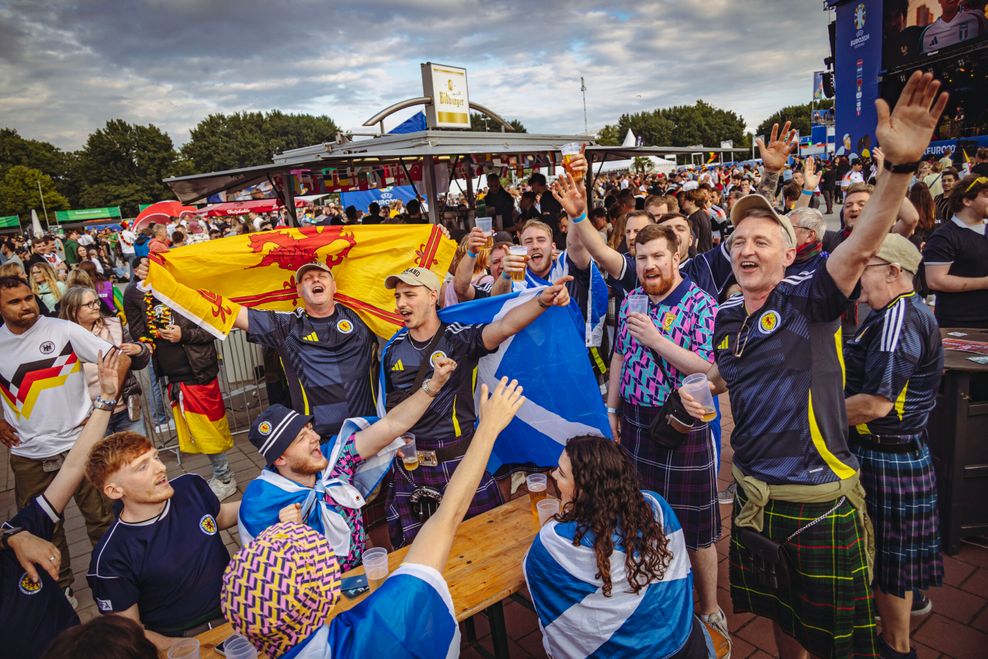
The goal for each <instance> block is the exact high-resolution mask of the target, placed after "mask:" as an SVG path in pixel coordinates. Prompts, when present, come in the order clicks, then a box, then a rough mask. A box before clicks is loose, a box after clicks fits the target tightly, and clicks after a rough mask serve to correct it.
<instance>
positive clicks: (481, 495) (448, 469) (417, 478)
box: [387, 455, 502, 549]
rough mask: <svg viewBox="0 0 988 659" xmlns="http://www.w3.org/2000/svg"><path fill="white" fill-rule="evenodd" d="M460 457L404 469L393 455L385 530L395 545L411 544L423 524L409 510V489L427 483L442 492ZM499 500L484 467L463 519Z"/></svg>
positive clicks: (496, 503) (488, 508)
mask: <svg viewBox="0 0 988 659" xmlns="http://www.w3.org/2000/svg"><path fill="white" fill-rule="evenodd" d="M461 460H463V458H462V457H459V458H456V459H455V460H448V461H446V462H441V463H439V464H438V465H437V466H435V467H426V466H424V465H422V464H421V463H420V464H419V467H418V469H415V470H414V471H407V470H406V469H405V468H404V467H403V466H402V462H401V459H400V458H399V457H398V456H397V455H396V456H395V462H394V467H393V468H392V470H391V471H392V476H391V482H390V484H389V485H388V490H387V520H388V533H389V535H390V537H391V546H392V547H393V548H394V549H398V548H399V547H404V546H405V545H407V544H410V543H411V542H412V540H414V539H415V536H416V535H418V532H419V529H421V528H422V524H424V522H423V521H419V519H418V517H416V516H415V514H414V513H413V512H412V507H411V503H410V501H409V500H410V499H411V496H412V492H414V491H415V490H416V489H417V488H418V487H420V486H426V487H431V488H434V489H436V490H438V491H439V492H440V493H445V492H446V485H448V484H449V479H450V478H452V477H453V470H454V469H456V466H457V465H458V464H460V461H461ZM501 503H502V501H501V492H500V490H499V489H498V487H497V481H495V480H494V477H493V476H491V475H490V473H488V472H487V471H485V472H484V475H483V476H482V477H481V479H480V485H478V486H477V492H476V493H475V494H474V495H473V501H471V502H470V507H469V508H468V509H467V515H466V519H470V518H471V517H474V516H476V515H479V514H480V513H483V512H486V511H488V510H491V509H492V508H497V507H498V506H499V505H501Z"/></svg>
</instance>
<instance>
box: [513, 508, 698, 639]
mask: <svg viewBox="0 0 988 659" xmlns="http://www.w3.org/2000/svg"><path fill="white" fill-rule="evenodd" d="M642 494H644V495H645V501H647V502H648V503H649V505H651V506H652V509H653V510H654V511H655V518H656V520H658V522H659V523H660V524H661V525H662V529H663V532H664V534H665V536H666V539H667V540H668V542H669V544H668V545H667V547H668V550H669V551H670V552H671V553H672V560H671V561H670V563H669V565H668V566H667V567H666V569H665V574H664V575H663V577H662V580H661V581H656V582H653V583H650V584H648V585H647V586H645V587H644V588H642V589H641V590H639V591H638V593H634V592H632V591H631V588H630V587H629V585H628V576H627V573H626V571H625V560H626V559H627V556H626V554H625V546H624V542H623V540H622V538H620V537H619V536H617V535H615V536H614V538H613V539H614V551H613V552H612V553H611V560H610V573H611V593H610V595H609V596H605V595H604V592H603V586H604V582H603V581H602V580H601V579H600V577H599V576H598V570H597V555H596V553H595V551H594V547H593V541H594V537H593V534H592V533H587V534H586V535H584V536H583V538H582V539H581V541H580V542H579V543H578V544H577V545H576V546H574V545H573V539H574V537H575V534H576V522H557V521H555V520H550V521H549V522H547V523H546V524H545V525H544V526H543V527H542V529H541V530H540V531H539V534H538V536H536V538H535V541H534V542H532V546H531V548H530V549H529V550H528V553H527V554H526V555H525V560H524V563H523V569H524V572H525V582H526V583H527V584H528V590H529V592H530V593H531V595H532V604H533V605H534V606H535V612H536V613H537V614H538V617H539V627H540V628H541V630H542V644H543V646H545V651H546V654H548V655H549V656H550V657H559V658H560V659H564V658H570V657H629V658H630V657H634V658H638V657H656V658H661V657H669V656H671V655H673V654H675V653H676V652H678V651H679V650H681V649H682V648H683V646H684V645H685V644H686V642H687V640H689V636H690V633H691V631H692V629H693V576H692V573H691V572H690V559H689V556H688V555H687V553H686V542H685V540H684V539H683V529H682V527H681V526H680V524H679V520H678V519H677V518H676V514H675V513H674V512H673V510H672V507H670V506H669V504H668V503H667V502H666V501H665V499H663V498H662V497H660V496H659V495H657V494H654V493H652V492H642ZM711 656H713V655H711Z"/></svg>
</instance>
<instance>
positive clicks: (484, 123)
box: [470, 112, 528, 133]
mask: <svg viewBox="0 0 988 659" xmlns="http://www.w3.org/2000/svg"><path fill="white" fill-rule="evenodd" d="M508 124H509V125H510V126H511V127H512V128H513V129H514V131H515V132H516V133H527V132H528V129H526V128H525V124H523V123H522V122H520V121H518V120H517V119H509V120H508ZM470 130H473V131H478V132H481V133H500V132H501V124H499V123H497V122H496V121H494V120H493V119H491V118H490V117H488V116H487V115H486V114H481V113H479V112H471V113H470Z"/></svg>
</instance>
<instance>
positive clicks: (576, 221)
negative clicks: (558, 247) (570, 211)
mask: <svg viewBox="0 0 988 659" xmlns="http://www.w3.org/2000/svg"><path fill="white" fill-rule="evenodd" d="M585 219H587V212H586V211H583V212H582V213H580V214H579V215H577V216H576V217H571V218H570V220H569V221H570V222H572V223H573V224H579V223H580V222H582V221H583V220H585Z"/></svg>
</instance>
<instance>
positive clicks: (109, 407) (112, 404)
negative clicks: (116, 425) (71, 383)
mask: <svg viewBox="0 0 988 659" xmlns="http://www.w3.org/2000/svg"><path fill="white" fill-rule="evenodd" d="M93 407H94V408H96V409H97V410H105V411H107V412H112V411H113V410H115V409H116V407H117V401H115V400H106V399H105V398H103V397H102V396H99V395H98V396H96V399H95V400H93Z"/></svg>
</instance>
